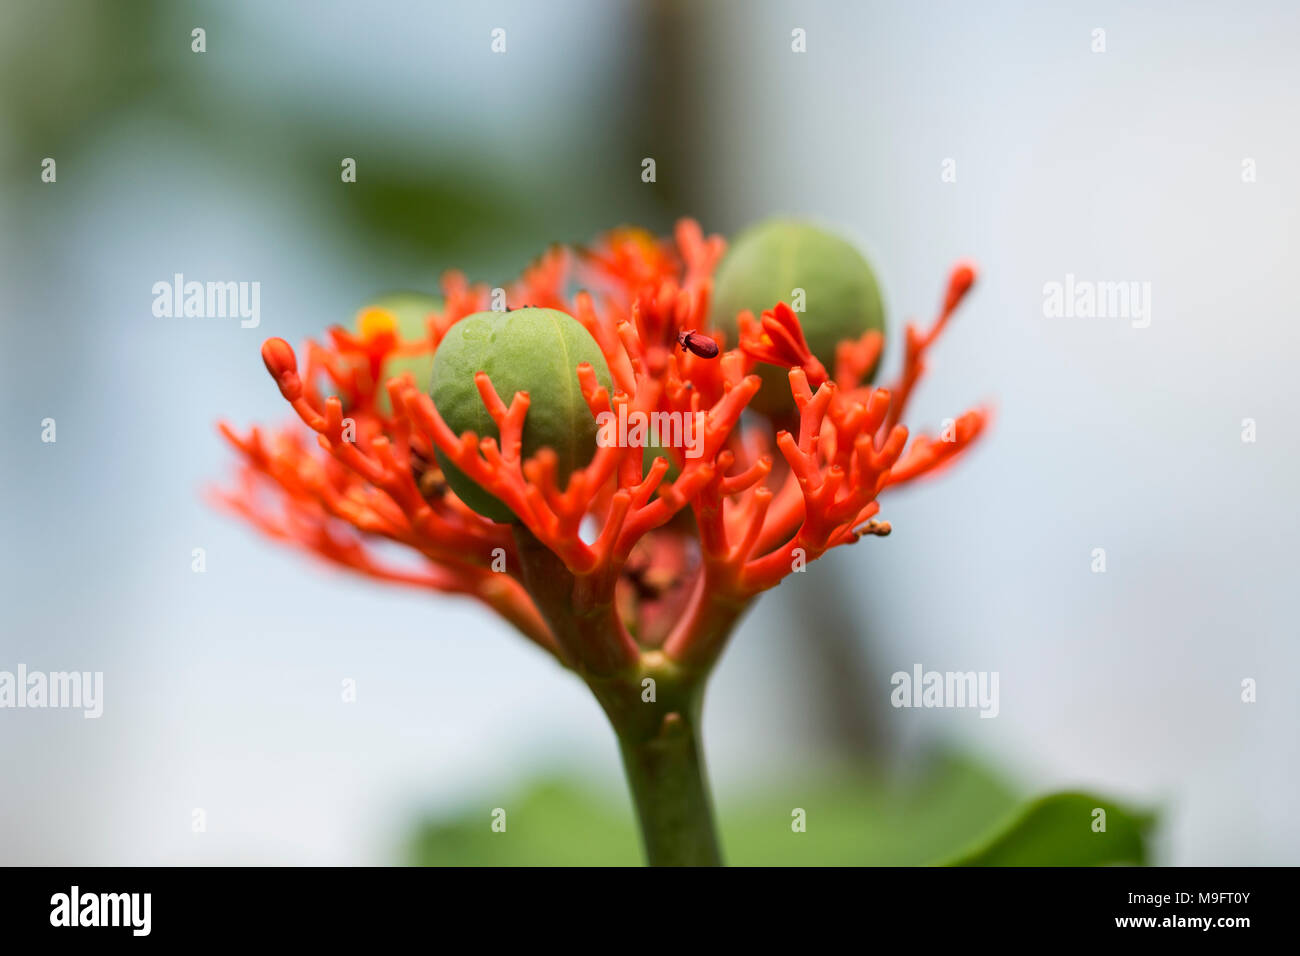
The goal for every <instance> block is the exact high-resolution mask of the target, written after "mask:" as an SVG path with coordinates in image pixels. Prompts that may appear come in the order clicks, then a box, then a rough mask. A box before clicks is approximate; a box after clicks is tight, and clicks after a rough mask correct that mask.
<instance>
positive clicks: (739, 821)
mask: <svg viewBox="0 0 1300 956" xmlns="http://www.w3.org/2000/svg"><path fill="white" fill-rule="evenodd" d="M1014 805H1015V797H1014V795H1013V794H1012V793H1011V791H1010V790H1009V789H1008V788H1007V787H1006V785H1005V784H1004V783H1003V782H1002V781H1001V780H1000V778H998V777H997V776H996V775H995V774H993V773H992V772H991V771H989V770H988V769H987V768H984V767H982V766H981V765H979V764H977V763H975V762H973V761H971V760H968V759H966V758H962V757H957V756H953V755H943V756H941V757H939V758H938V759H936V760H933V761H931V762H930V764H929V765H928V766H927V767H926V768H925V770H924V772H923V773H921V774H920V775H919V776H916V777H914V778H913V779H911V780H908V781H905V782H903V783H895V784H882V783H881V781H880V780H878V779H876V778H871V777H866V776H864V775H862V774H860V773H848V774H828V775H826V776H825V777H821V778H819V779H816V780H813V779H807V778H800V777H797V776H795V777H791V779H790V780H788V781H786V782H782V783H781V784H778V785H768V786H766V787H765V788H764V789H762V790H759V791H756V792H753V793H751V794H749V795H745V796H742V797H740V798H738V799H732V800H728V801H725V803H724V804H723V806H722V807H721V808H720V812H719V817H720V820H721V823H722V840H723V846H724V854H725V858H726V860H727V862H728V863H731V864H733V865H737V866H803V865H832V866H836V865H862V864H884V865H919V864H925V863H931V862H934V861H935V860H938V859H943V858H945V857H947V856H949V855H950V854H951V853H952V851H953V848H954V847H959V846H962V845H969V844H970V843H972V842H973V841H974V840H976V839H977V838H978V837H979V835H980V834H982V833H987V832H989V830H990V829H991V828H992V827H993V826H995V825H996V823H997V822H998V821H999V820H1000V819H1003V818H1005V816H1006V815H1007V814H1008V813H1009V812H1010V810H1011V809H1012V807H1013V806H1014ZM796 808H797V809H801V810H803V811H804V813H805V817H806V821H807V828H806V831H805V832H802V833H796V832H794V830H793V829H792V827H791V823H792V820H793V819H794V817H793V813H794V811H795V809H796ZM490 809H491V807H489V806H488V805H487V804H481V805H480V806H479V807H477V808H475V809H474V810H471V811H468V812H466V813H463V814H458V815H453V816H451V817H443V818H436V819H430V820H427V821H426V822H424V823H423V824H421V825H420V826H419V827H418V829H417V832H416V833H415V835H414V838H413V839H412V841H411V844H410V847H409V850H408V855H409V861H410V862H412V863H415V864H424V865H439V866H483V865H487V866H493V865H502V866H570V865H579V866H581V865H588V866H620V865H626V866H636V865H640V863H641V862H642V858H641V848H640V841H639V838H638V836H637V832H636V829H635V825H634V823H633V820H632V813H631V807H630V803H628V802H626V801H625V800H624V801H619V800H616V799H613V798H609V797H604V796H602V795H601V793H600V792H599V791H598V790H597V791H593V790H592V788H590V787H589V786H584V785H583V784H582V783H580V782H576V781H572V780H567V779H552V780H543V781H539V782H537V783H535V784H533V785H532V786H530V787H528V788H527V789H526V790H525V791H524V792H523V793H522V794H521V795H520V796H518V797H517V798H512V799H510V800H509V802H508V803H505V804H504V809H505V810H506V813H507V829H506V832H505V833H493V832H492V830H491V826H490V823H491V816H490V812H489V811H490Z"/></svg>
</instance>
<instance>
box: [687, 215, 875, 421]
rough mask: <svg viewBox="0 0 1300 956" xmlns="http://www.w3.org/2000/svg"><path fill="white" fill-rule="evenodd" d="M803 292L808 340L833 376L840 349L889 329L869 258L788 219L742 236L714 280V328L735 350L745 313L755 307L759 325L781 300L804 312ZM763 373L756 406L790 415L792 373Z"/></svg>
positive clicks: (767, 368) (763, 368)
mask: <svg viewBox="0 0 1300 956" xmlns="http://www.w3.org/2000/svg"><path fill="white" fill-rule="evenodd" d="M796 289H802V290H803V296H804V303H803V304H804V311H802V312H798V316H799V323H800V325H802V327H803V333H804V338H805V339H807V341H808V347H809V349H811V351H812V353H813V355H815V356H816V357H817V359H818V360H819V361H820V362H821V363H822V365H824V366H825V367H826V371H827V372H828V373H831V374H834V372H835V347H836V345H838V344H839V343H840V342H843V341H845V340H852V339H858V338H861V337H862V335H863V334H864V333H866V332H868V331H871V330H873V329H875V330H878V331H880V332H881V333H883V332H884V330H885V308H884V304H883V303H882V301H881V298H880V287H879V285H878V284H877V282H876V277H875V274H874V273H873V272H872V270H871V266H870V265H869V264H868V263H867V260H866V259H865V258H863V256H862V253H860V252H859V251H858V250H857V249H856V248H855V247H854V246H853V245H852V244H851V243H850V242H848V241H847V240H845V239H842V238H840V237H839V236H837V235H834V234H833V233H830V232H827V231H825V230H824V229H821V228H818V227H817V226H813V225H810V224H808V223H804V222H797V221H792V220H785V219H772V220H768V221H767V222H763V223H760V224H758V225H756V226H753V227H751V228H749V229H747V230H746V231H745V232H743V233H741V234H740V236H738V237H737V238H736V241H735V242H734V243H733V244H732V246H731V248H730V249H729V250H728V252H727V255H726V257H725V258H724V259H723V261H722V264H721V266H719V268H718V272H717V275H716V276H715V277H714V282H713V305H712V310H711V320H710V321H711V325H712V326H713V327H714V328H717V329H721V330H722V331H723V332H725V333H726V336H727V345H728V346H729V347H731V346H734V345H735V344H736V343H737V341H739V326H738V324H737V322H736V316H737V315H738V314H739V313H740V312H742V311H744V310H746V309H748V310H749V311H750V312H752V313H753V314H754V318H755V319H758V318H760V317H761V316H762V313H763V312H765V311H767V310H769V309H771V308H773V307H774V306H775V305H776V304H777V302H785V303H786V304H787V305H790V306H791V307H792V308H795V309H796V311H797V309H798V303H796V302H795V301H793V300H794V298H795V295H796V293H795V291H794V290H796ZM757 371H758V373H759V375H760V376H761V377H762V379H763V387H762V388H761V389H760V390H759V392H758V394H757V395H755V396H754V399H753V401H752V402H750V408H751V409H753V410H754V411H756V412H759V413H761V414H764V415H768V416H781V417H784V416H787V415H788V414H789V413H790V412H791V411H793V409H794V399H793V398H792V397H791V395H790V385H789V379H788V377H787V371H786V370H785V369H783V368H778V367H776V366H773V365H766V364H762V365H759V366H758V369H757ZM874 371H875V370H874V369H873V370H872V373H873V374H874Z"/></svg>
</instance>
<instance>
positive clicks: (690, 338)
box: [677, 329, 718, 359]
mask: <svg viewBox="0 0 1300 956" xmlns="http://www.w3.org/2000/svg"><path fill="white" fill-rule="evenodd" d="M677 344H678V345H680V346H681V347H682V349H683V350H684V351H687V352H693V353H694V354H696V355H698V356H699V357H700V358H706V359H710V358H717V357H718V343H717V342H715V341H713V339H711V338H709V337H708V336H707V335H701V334H700V333H699V332H696V331H695V330H694V329H687V330H685V331H682V332H678V333H677Z"/></svg>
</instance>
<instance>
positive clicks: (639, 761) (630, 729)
mask: <svg viewBox="0 0 1300 956" xmlns="http://www.w3.org/2000/svg"><path fill="white" fill-rule="evenodd" d="M641 674H642V675H643V678H644V677H653V678H654V680H655V684H654V685H653V696H654V697H655V700H647V699H646V698H647V697H649V696H651V693H650V690H649V689H648V688H646V685H645V683H644V681H643V682H642V683H640V684H638V685H635V693H633V694H629V693H628V689H629V688H628V687H627V685H626V684H623V686H622V688H620V689H619V690H618V691H616V692H615V693H610V692H609V691H610V690H611V688H610V687H608V686H607V687H603V688H599V687H595V686H593V689H594V690H596V696H597V697H598V698H599V699H600V700H601V703H602V704H603V705H604V707H605V712H606V713H607V714H608V715H609V719H610V722H611V723H612V724H613V725H614V731H615V733H616V734H617V735H618V742H619V750H620V751H621V752H622V755H623V768H624V770H625V771H626V772H627V782H628V786H629V787H630V788H631V791H632V802H633V804H634V805H635V808H636V814H637V820H638V822H639V823H640V825H641V839H642V845H643V846H644V848H645V854H646V861H647V862H648V863H649V864H650V865H651V866H721V865H722V851H721V849H720V848H719V844H718V836H717V832H716V830H715V827H714V820H713V801H712V799H711V798H710V796H709V784H708V780H707V776H706V771H705V766H704V750H703V747H702V746H701V745H700V732H699V726H700V711H701V702H702V700H703V695H704V686H703V681H698V682H697V681H686V682H683V681H681V680H680V676H681V675H680V674H679V673H675V668H673V667H672V665H670V664H668V663H667V661H666V659H665V658H664V657H663V655H662V654H660V653H658V652H654V651H651V652H647V653H646V654H645V655H644V656H643V665H642V669H641Z"/></svg>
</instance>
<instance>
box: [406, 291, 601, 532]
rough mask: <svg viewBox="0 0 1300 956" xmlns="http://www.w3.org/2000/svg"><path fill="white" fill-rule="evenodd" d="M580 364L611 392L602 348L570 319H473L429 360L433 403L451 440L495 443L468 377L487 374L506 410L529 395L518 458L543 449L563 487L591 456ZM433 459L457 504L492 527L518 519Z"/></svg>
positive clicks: (502, 315)
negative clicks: (519, 395)
mask: <svg viewBox="0 0 1300 956" xmlns="http://www.w3.org/2000/svg"><path fill="white" fill-rule="evenodd" d="M582 362H587V363H588V364H590V365H591V367H592V368H593V369H594V370H595V373H596V378H597V380H598V381H599V382H600V384H601V385H603V386H604V387H605V388H606V389H608V390H610V391H611V392H612V391H613V385H612V380H611V378H610V374H609V367H608V366H607V365H606V364H605V357H604V355H602V354H601V351H600V347H599V346H598V345H597V344H596V340H595V339H593V338H592V337H591V333H589V332H588V331H587V330H586V329H585V328H583V327H582V323H580V322H578V320H577V319H574V318H573V317H572V316H569V315H567V314H565V313H564V312H560V311H558V310H556V309H534V308H524V309H515V310H514V311H512V312H475V313H474V314H473V315H467V316H465V318H463V319H461V320H460V321H459V322H457V323H456V324H455V325H453V326H452V327H451V328H450V329H449V330H448V332H447V335H446V337H444V338H443V340H442V342H441V344H439V346H438V351H437V352H436V353H435V354H434V357H433V374H432V378H433V386H432V389H431V395H432V397H433V404H434V405H435V406H436V407H437V409H438V414H439V415H441V416H442V419H443V421H445V422H446V423H447V425H448V426H449V427H450V428H451V430H452V431H454V432H455V433H456V434H458V435H460V434H463V433H464V432H466V431H472V432H474V433H475V434H476V435H478V436H479V437H480V438H487V437H492V438H499V437H500V435H499V432H498V430H497V427H496V423H495V422H494V421H492V417H491V416H490V415H489V414H488V411H487V408H486V407H484V405H483V400H482V398H481V397H480V396H479V393H478V387H477V386H476V385H475V384H474V376H475V375H476V374H477V373H478V372H480V371H482V372H486V373H487V374H488V376H489V377H490V378H491V379H492V385H493V387H494V388H495V389H496V391H497V394H498V395H500V396H501V400H502V401H503V402H505V403H506V405H509V404H510V401H511V399H512V398H513V397H514V395H515V393H516V392H527V393H528V397H529V406H528V416H527V418H526V419H525V420H524V433H523V450H522V454H523V456H524V458H529V457H531V456H533V455H535V454H537V452H538V451H540V450H541V449H542V448H551V449H553V450H554V451H555V454H556V459H557V465H558V468H557V475H556V480H557V482H558V483H559V485H560V487H561V488H563V487H564V483H565V482H566V481H568V478H569V476H570V475H571V474H572V473H573V472H574V471H576V470H577V469H579V468H582V467H584V466H586V465H587V464H589V463H590V461H591V459H592V458H593V457H594V456H595V454H596V432H597V427H596V420H595V418H594V416H593V415H592V414H591V409H590V408H589V407H588V406H587V402H586V400H585V399H584V398H583V397H582V388H581V386H580V385H579V383H578V372H577V368H578V365H579V364H580V363H582ZM437 457H438V464H439V466H440V467H441V468H442V471H443V474H444V475H445V476H446V479H447V484H448V485H450V486H451V489H452V491H454V492H455V493H456V495H457V497H459V498H460V499H461V501H463V502H465V504H467V505H469V506H470V507H471V508H473V509H474V510H475V511H477V512H478V513H479V514H481V515H483V516H485V517H487V518H491V519H492V520H493V521H502V522H506V521H514V520H516V519H515V516H514V514H513V513H512V512H511V511H510V509H509V508H507V507H506V506H505V505H504V504H503V503H502V502H501V501H500V500H499V499H497V498H496V497H494V496H493V495H491V494H489V493H488V492H487V491H485V490H483V489H482V488H481V487H479V485H478V484H477V483H475V482H474V481H472V480H471V479H470V478H469V477H468V476H467V475H466V474H465V473H464V472H462V471H461V470H460V469H459V468H457V467H456V466H455V465H454V464H452V463H451V461H450V460H448V459H447V457H446V456H445V455H444V454H443V453H442V451H441V450H438V451H437Z"/></svg>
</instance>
